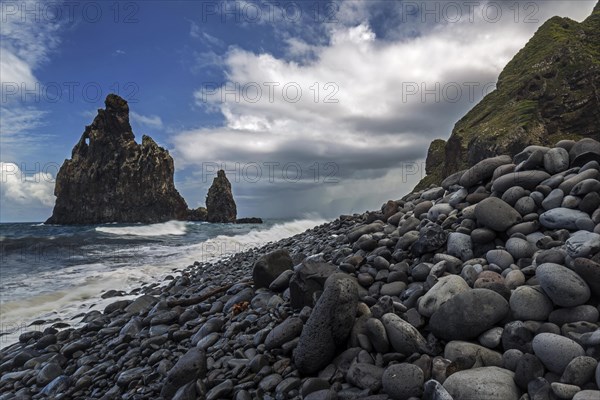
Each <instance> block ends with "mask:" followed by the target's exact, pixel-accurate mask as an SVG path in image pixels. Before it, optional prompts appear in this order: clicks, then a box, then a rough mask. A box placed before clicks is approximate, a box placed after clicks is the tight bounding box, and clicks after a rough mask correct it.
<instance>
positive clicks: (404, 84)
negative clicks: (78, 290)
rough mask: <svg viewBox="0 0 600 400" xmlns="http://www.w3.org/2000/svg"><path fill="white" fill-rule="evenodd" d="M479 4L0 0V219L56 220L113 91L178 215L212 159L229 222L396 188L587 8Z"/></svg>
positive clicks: (346, 203) (350, 204) (206, 181)
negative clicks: (176, 196)
mask: <svg viewBox="0 0 600 400" xmlns="http://www.w3.org/2000/svg"><path fill="white" fill-rule="evenodd" d="M475 3H476V5H475V6H474V7H473V9H470V8H468V7H466V6H465V3H463V2H454V3H453V4H455V5H458V7H451V6H448V2H433V1H431V2H400V1H395V2H392V1H370V0H367V1H345V2H323V1H296V2H294V1H279V2H265V1H253V2H250V1H226V2H213V1H119V2H113V1H80V2H67V3H60V2H51V3H48V2H38V1H2V2H1V5H2V7H1V10H0V11H1V16H0V17H1V18H2V19H1V24H0V27H1V28H0V33H1V35H2V42H1V46H0V67H1V68H0V81H1V84H2V87H1V90H2V93H1V95H2V98H1V104H0V105H1V109H0V111H1V114H0V161H1V162H2V180H1V181H0V185H1V186H0V200H1V203H0V206H1V207H0V220H1V221H2V222H7V221H42V220H45V219H46V218H47V217H48V216H49V215H50V214H51V209H52V205H53V202H54V197H53V195H52V190H53V185H54V183H53V177H54V175H56V172H57V168H58V166H59V165H60V164H61V163H62V162H63V160H64V159H66V158H69V157H70V153H71V149H72V147H73V145H74V144H75V143H76V142H77V140H78V139H79V137H80V136H81V134H82V132H83V130H84V127H85V125H87V124H90V123H91V121H92V120H93V118H94V116H95V114H96V110H97V109H98V108H102V107H103V102H104V98H105V97H106V95H107V94H108V93H111V92H114V93H117V94H119V95H121V96H122V97H124V98H125V99H126V100H128V101H129V105H130V110H131V122H132V126H133V130H134V133H135V135H136V138H138V139H141V135H142V134H148V135H150V136H152V137H153V138H154V139H155V140H156V141H157V142H158V143H159V144H160V145H162V146H164V147H166V148H167V149H169V151H170V152H171V154H172V155H173V157H174V160H175V165H176V176H175V178H176V186H177V188H178V190H179V191H180V192H181V193H182V195H183V196H184V197H185V199H186V201H187V202H188V204H189V206H190V207H197V206H200V205H203V203H204V198H205V196H206V192H207V189H208V187H209V186H210V183H211V181H212V178H213V177H214V171H215V169H216V168H215V167H216V166H218V167H224V168H225V169H226V170H228V171H229V172H228V175H229V176H230V180H231V181H232V185H233V188H234V195H235V196H236V199H237V203H238V210H239V215H240V216H262V217H283V218H289V217H301V216H303V215H305V214H308V213H313V214H318V215H321V216H325V217H335V216H337V215H339V214H344V213H353V212H362V211H365V210H367V209H374V208H377V207H379V205H380V204H381V203H383V202H385V201H386V200H387V199H390V198H399V197H401V196H402V195H403V194H405V193H406V192H408V191H409V190H410V189H411V188H412V187H413V186H414V184H415V183H416V182H417V181H418V179H419V178H420V177H421V176H422V174H423V173H424V171H422V166H423V157H424V155H425V154H426V150H427V146H428V143H429V142H430V141H431V140H432V139H435V138H447V137H448V136H449V134H450V132H451V129H452V126H453V125H454V123H455V122H456V121H457V120H458V119H459V118H460V117H461V116H462V115H464V113H465V112H466V111H468V110H469V109H470V108H471V107H472V106H473V105H474V104H475V103H476V102H477V101H479V100H480V99H481V98H482V97H483V96H484V95H485V94H486V93H488V92H489V91H490V90H493V85H494V83H495V81H496V79H497V76H498V74H499V72H500V71H501V70H502V68H503V66H504V65H505V64H506V63H507V62H508V61H509V60H510V59H511V58H512V56H513V55H514V54H515V53H516V52H517V51H518V50H519V49H520V48H522V47H523V45H524V44H525V43H526V42H527V40H528V39H529V38H530V37H531V35H532V34H533V33H534V32H535V30H536V29H537V28H538V27H539V26H540V25H541V23H543V22H544V21H545V20H546V19H547V18H549V17H551V16H553V15H561V16H569V17H571V18H573V19H576V20H582V19H583V18H585V17H586V16H587V15H588V14H589V13H590V12H591V10H592V8H593V6H594V4H595V1H578V2H561V1H545V2H537V3H533V2H522V3H519V2H516V3H515V2H509V3H510V4H509V3H508V2H507V3H502V6H501V7H500V8H498V5H499V4H500V3H498V2H485V1H481V2H475ZM532 4H533V5H532ZM574 4H575V5H574ZM515 5H516V6H517V7H516V8H515ZM517 10H518V12H517ZM498 12H499V14H498ZM271 90H272V92H270V91H271ZM298 90H300V91H298ZM427 90H429V92H427ZM459 90H460V92H459ZM236 93H237V96H236ZM427 93H429V94H427ZM271 94H272V96H270V95H271ZM259 172H260V176H259Z"/></svg>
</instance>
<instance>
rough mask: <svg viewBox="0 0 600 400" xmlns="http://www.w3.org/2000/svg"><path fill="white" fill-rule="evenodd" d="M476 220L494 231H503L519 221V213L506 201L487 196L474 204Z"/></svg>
mask: <svg viewBox="0 0 600 400" xmlns="http://www.w3.org/2000/svg"><path fill="white" fill-rule="evenodd" d="M475 218H477V222H479V223H480V224H481V225H483V226H484V227H486V228H490V229H493V230H494V231H499V232H502V231H505V230H507V229H508V228H510V227H511V226H513V225H514V224H516V223H518V222H521V215H520V214H519V213H518V212H517V211H516V210H515V209H514V208H512V207H511V206H510V205H509V204H508V203H506V202H505V201H503V200H502V199H499V198H497V197H489V198H487V199H485V200H482V201H481V202H479V203H477V205H476V206H475Z"/></svg>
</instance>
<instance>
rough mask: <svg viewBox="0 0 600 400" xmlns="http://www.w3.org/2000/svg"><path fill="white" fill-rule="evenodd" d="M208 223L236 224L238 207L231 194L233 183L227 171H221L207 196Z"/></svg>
mask: <svg viewBox="0 0 600 400" xmlns="http://www.w3.org/2000/svg"><path fill="white" fill-rule="evenodd" d="M206 210H207V212H208V215H207V221H208V222H235V219H236V216H237V207H236V205H235V201H234V200H233V193H231V183H229V179H227V176H225V171H223V170H219V172H217V177H216V178H215V179H213V183H212V185H211V187H210V189H208V195H207V196H206Z"/></svg>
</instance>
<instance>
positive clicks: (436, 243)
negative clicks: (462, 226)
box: [410, 224, 448, 256]
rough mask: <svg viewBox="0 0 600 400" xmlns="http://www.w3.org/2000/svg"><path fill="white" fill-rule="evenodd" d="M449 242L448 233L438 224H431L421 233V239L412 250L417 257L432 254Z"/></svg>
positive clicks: (413, 245) (414, 244)
mask: <svg viewBox="0 0 600 400" xmlns="http://www.w3.org/2000/svg"><path fill="white" fill-rule="evenodd" d="M446 240H448V233H447V232H446V231H444V229H443V228H442V227H441V226H440V225H437V224H431V225H428V226H426V227H424V228H423V229H421V230H420V231H419V238H418V239H417V241H416V242H414V243H413V244H412V246H411V248H410V250H411V252H412V253H413V254H414V255H415V256H421V255H423V254H426V253H431V252H433V251H434V250H437V249H439V248H440V247H442V246H443V245H444V244H445V243H446Z"/></svg>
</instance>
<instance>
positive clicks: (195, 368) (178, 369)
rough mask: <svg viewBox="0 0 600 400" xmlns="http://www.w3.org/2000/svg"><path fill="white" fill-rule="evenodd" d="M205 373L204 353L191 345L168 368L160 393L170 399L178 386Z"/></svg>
mask: <svg viewBox="0 0 600 400" xmlns="http://www.w3.org/2000/svg"><path fill="white" fill-rule="evenodd" d="M205 375H206V353H205V352H204V351H203V350H201V349H199V348H197V347H192V348H191V349H189V350H188V351H187V353H185V354H184V355H183V356H181V357H180V358H179V360H177V362H176V363H175V365H173V367H172V368H171V369H170V370H169V372H168V373H167V380H166V382H165V384H164V385H163V388H162V390H161V392H160V395H161V396H162V397H164V398H167V399H170V398H172V397H173V395H174V394H175V393H176V392H177V390H178V389H179V388H180V387H182V386H184V385H185V384H186V383H188V382H191V381H194V380H196V379H203V378H204V377H205Z"/></svg>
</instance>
